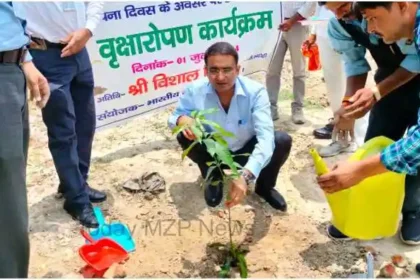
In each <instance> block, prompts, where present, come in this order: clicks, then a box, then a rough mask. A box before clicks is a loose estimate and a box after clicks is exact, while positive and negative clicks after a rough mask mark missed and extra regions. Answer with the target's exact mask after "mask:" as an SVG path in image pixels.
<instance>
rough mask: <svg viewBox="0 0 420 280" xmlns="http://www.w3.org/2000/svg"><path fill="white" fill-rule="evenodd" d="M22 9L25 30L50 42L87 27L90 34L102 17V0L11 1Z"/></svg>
mask: <svg viewBox="0 0 420 280" xmlns="http://www.w3.org/2000/svg"><path fill="white" fill-rule="evenodd" d="M13 5H21V6H22V8H23V9H25V13H26V20H27V28H26V30H27V33H28V34H29V35H31V36H32V37H36V38H41V39H45V40H47V41H50V42H53V43H59V42H60V40H62V39H64V38H65V37H67V36H68V35H69V34H70V33H72V32H74V31H76V30H78V29H81V28H87V29H89V30H90V32H92V34H94V32H95V29H96V27H97V26H98V24H99V22H100V21H101V20H102V17H103V6H104V3H103V2H71V1H69V2H29V1H27V2H14V3H13Z"/></svg>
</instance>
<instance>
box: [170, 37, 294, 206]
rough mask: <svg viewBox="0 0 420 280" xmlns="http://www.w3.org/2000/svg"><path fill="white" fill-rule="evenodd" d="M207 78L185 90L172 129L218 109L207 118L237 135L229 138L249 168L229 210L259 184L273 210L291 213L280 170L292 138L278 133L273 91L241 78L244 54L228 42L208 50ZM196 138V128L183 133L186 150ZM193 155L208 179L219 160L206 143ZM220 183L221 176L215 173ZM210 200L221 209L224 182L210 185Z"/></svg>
mask: <svg viewBox="0 0 420 280" xmlns="http://www.w3.org/2000/svg"><path fill="white" fill-rule="evenodd" d="M204 61H205V68H204V71H205V74H206V76H207V77H206V78H203V79H201V80H198V81H196V82H193V83H191V84H190V85H188V86H187V88H186V89H185V90H184V94H183V95H182V96H181V97H180V100H179V103H178V106H177V108H176V109H175V111H174V112H173V114H172V115H171V116H170V118H169V127H170V128H174V127H175V126H177V125H185V124H188V123H191V122H193V119H192V118H191V116H190V114H191V112H192V111H195V110H206V109H211V108H218V109H219V111H218V112H216V113H213V114H209V115H206V117H207V119H208V120H211V121H213V122H216V123H218V124H219V125H220V126H221V127H223V129H225V130H227V131H230V132H232V133H233V134H235V137H233V138H226V139H225V140H226V141H227V142H228V144H229V149H230V150H231V152H232V153H233V154H236V155H240V154H249V156H246V155H243V156H237V157H235V160H236V161H237V162H238V163H239V164H240V165H242V166H243V167H244V168H243V170H242V173H241V177H240V178H239V179H237V180H234V181H233V182H232V184H231V189H230V193H231V199H232V201H230V202H228V207H232V206H234V205H236V204H239V203H240V202H241V201H242V199H243V198H244V196H245V194H246V191H247V188H248V185H249V184H250V183H253V182H254V181H256V184H255V192H256V193H257V194H258V195H259V196H260V197H262V198H263V199H264V200H265V201H267V203H269V204H270V205H271V206H272V207H273V208H275V209H278V210H281V211H286V210H287V204H286V202H285V200H284V198H283V196H282V195H281V194H280V193H279V192H277V191H276V190H275V185H276V180H277V176H278V174H279V171H280V168H281V167H282V165H283V164H284V163H285V161H286V159H287V158H288V156H289V153H290V149H291V146H292V138H291V137H290V136H289V135H288V134H287V133H285V132H281V131H274V125H273V121H272V118H271V111H270V101H269V98H268V93H267V91H266V89H265V88H264V86H263V85H262V84H259V83H257V82H255V81H252V80H250V79H249V78H246V77H242V76H239V71H240V66H239V65H238V53H237V51H236V49H235V48H234V47H233V46H232V45H230V44H229V43H225V42H218V43H215V44H213V45H212V46H210V47H209V48H208V49H207V51H206V52H205V56H204ZM194 139H195V136H194V134H193V133H192V132H191V131H190V130H184V131H183V132H181V133H179V134H178V135H177V140H178V142H179V144H180V145H181V147H182V148H183V150H185V149H187V148H188V147H189V145H191V144H192V143H193V141H194ZM188 157H189V158H190V159H191V160H192V161H194V162H195V163H196V164H197V165H198V167H199V168H200V171H201V175H202V176H203V178H205V177H206V175H207V170H208V168H209V167H208V165H207V164H206V163H207V162H209V161H213V159H212V157H211V155H210V154H208V153H207V150H206V148H205V147H204V146H203V145H200V144H197V145H195V146H194V147H193V148H192V149H191V151H189V153H188ZM211 176H212V180H213V181H218V179H219V178H217V177H219V176H220V174H217V172H213V173H212V174H211ZM204 197H205V200H206V203H207V205H209V206H211V207H215V206H217V205H219V204H220V202H221V201H222V198H223V184H222V183H219V184H218V185H217V186H213V185H210V184H208V185H206V187H205V193H204Z"/></svg>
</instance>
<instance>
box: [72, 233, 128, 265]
mask: <svg viewBox="0 0 420 280" xmlns="http://www.w3.org/2000/svg"><path fill="white" fill-rule="evenodd" d="M80 232H81V233H82V235H83V237H84V238H85V239H86V240H88V241H89V242H90V244H85V245H83V246H82V247H80V249H79V255H80V257H81V258H82V259H83V260H84V261H85V262H86V263H87V264H88V265H90V266H91V267H93V268H94V269H95V270H96V271H102V270H105V269H108V268H109V267H110V266H111V265H112V264H114V263H120V262H122V261H124V260H126V259H128V253H127V251H126V250H124V248H123V247H121V246H120V245H119V244H118V243H116V242H115V241H114V240H112V239H110V238H102V239H99V240H98V241H96V242H95V241H94V240H93V239H92V237H91V236H90V234H89V233H87V232H86V231H85V230H83V229H81V230H80Z"/></svg>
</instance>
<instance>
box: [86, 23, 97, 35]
mask: <svg viewBox="0 0 420 280" xmlns="http://www.w3.org/2000/svg"><path fill="white" fill-rule="evenodd" d="M96 26H97V24H96V23H95V22H93V21H87V22H86V26H85V28H86V29H88V30H89V31H90V33H91V34H92V36H93V35H94V34H95V30H96Z"/></svg>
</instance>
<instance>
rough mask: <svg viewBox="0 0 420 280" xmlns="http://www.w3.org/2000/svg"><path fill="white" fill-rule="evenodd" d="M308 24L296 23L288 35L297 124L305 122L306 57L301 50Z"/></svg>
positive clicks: (294, 113) (294, 114) (295, 120)
mask: <svg viewBox="0 0 420 280" xmlns="http://www.w3.org/2000/svg"><path fill="white" fill-rule="evenodd" d="M306 31H307V28H306V26H302V25H299V24H296V25H294V26H293V27H292V28H291V29H290V30H289V31H288V32H287V36H286V40H287V44H288V46H289V50H290V58H291V62H292V69H293V98H294V99H293V102H292V121H293V122H294V123H295V124H303V123H305V117H304V114H303V101H304V98H305V79H306V73H305V58H304V56H303V54H302V52H301V48H302V43H303V42H304V41H305V38H306V35H307V32H306Z"/></svg>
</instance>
